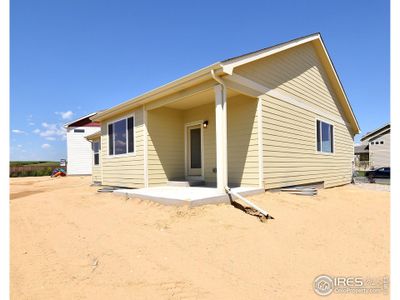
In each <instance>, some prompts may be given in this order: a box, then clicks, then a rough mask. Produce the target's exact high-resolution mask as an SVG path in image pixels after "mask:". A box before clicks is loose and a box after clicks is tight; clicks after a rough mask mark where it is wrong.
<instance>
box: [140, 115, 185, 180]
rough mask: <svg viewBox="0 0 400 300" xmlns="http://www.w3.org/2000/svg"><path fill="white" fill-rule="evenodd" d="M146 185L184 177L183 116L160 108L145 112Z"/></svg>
mask: <svg viewBox="0 0 400 300" xmlns="http://www.w3.org/2000/svg"><path fill="white" fill-rule="evenodd" d="M147 124H148V146H147V147H148V174H149V175H148V176H149V185H150V186H157V185H165V184H166V183H167V182H168V180H174V179H179V178H183V176H184V148H183V147H184V142H183V140H184V138H183V132H184V131H183V116H182V112H181V111H179V110H175V109H171V108H159V109H155V110H150V111H148V113H147Z"/></svg>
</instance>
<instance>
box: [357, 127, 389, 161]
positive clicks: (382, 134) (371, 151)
mask: <svg viewBox="0 0 400 300" xmlns="http://www.w3.org/2000/svg"><path fill="white" fill-rule="evenodd" d="M360 141H361V145H359V146H356V147H355V148H354V154H355V156H356V165H357V163H358V164H360V165H362V164H365V165H367V166H368V167H369V168H372V169H375V168H381V167H390V123H387V124H385V125H383V126H381V127H379V128H377V129H375V130H373V131H371V132H368V133H367V134H365V135H364V136H363V137H362V138H361V140H360Z"/></svg>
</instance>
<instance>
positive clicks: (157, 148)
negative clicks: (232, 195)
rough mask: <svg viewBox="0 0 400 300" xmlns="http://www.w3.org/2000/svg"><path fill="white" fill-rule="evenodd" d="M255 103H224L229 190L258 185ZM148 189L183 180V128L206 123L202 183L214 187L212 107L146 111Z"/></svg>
mask: <svg viewBox="0 0 400 300" xmlns="http://www.w3.org/2000/svg"><path fill="white" fill-rule="evenodd" d="M256 110H257V99H254V98H249V97H247V96H243V95H240V96H235V97H232V98H229V99H228V178H229V184H230V185H232V186H237V185H246V186H257V184H258V160H257V159H258V152H257V151H258V147H257V146H258V144H257V122H256V119H255V114H256ZM147 120H148V132H149V136H148V165H149V185H150V186H157V185H165V184H166V183H167V181H168V180H177V179H178V180H182V179H184V178H185V153H184V152H185V146H186V145H185V140H184V133H185V125H186V124H188V123H192V122H196V121H205V120H208V126H207V128H203V129H202V130H203V139H204V140H203V144H204V154H203V157H204V180H205V182H206V184H207V185H216V173H215V168H216V143H215V138H216V137H215V136H216V135H215V104H214V102H213V103H209V104H205V105H201V106H198V107H195V108H192V109H188V110H176V109H171V108H159V109H154V110H150V111H148V115H147Z"/></svg>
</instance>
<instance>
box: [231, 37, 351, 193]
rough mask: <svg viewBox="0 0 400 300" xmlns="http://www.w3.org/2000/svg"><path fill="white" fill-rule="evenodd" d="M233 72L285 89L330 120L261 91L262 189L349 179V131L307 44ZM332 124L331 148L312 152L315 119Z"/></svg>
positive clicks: (314, 148)
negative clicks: (335, 118)
mask: <svg viewBox="0 0 400 300" xmlns="http://www.w3.org/2000/svg"><path fill="white" fill-rule="evenodd" d="M236 72H237V73H238V74H240V75H241V76H244V77H246V78H249V79H251V80H253V81H256V82H258V83H260V84H262V85H265V86H267V87H268V88H271V89H275V90H276V91H278V92H279V91H281V92H283V93H286V94H290V95H292V96H294V97H296V99H300V100H301V101H303V102H305V103H309V104H311V105H313V106H314V107H316V108H317V110H319V111H321V112H328V113H330V114H332V115H334V116H336V117H339V118H340V119H342V120H343V122H338V121H337V120H330V119H329V118H327V117H326V115H325V114H324V113H323V114H324V115H325V116H320V115H319V114H318V113H316V112H311V111H310V110H307V109H304V108H300V107H297V106H295V105H294V104H291V103H287V102H285V101H282V100H280V99H279V96H278V98H275V97H272V96H263V100H262V115H263V116H262V120H263V122H262V123H263V158H264V161H263V163H264V183H265V188H266V189H271V188H279V187H284V186H290V185H300V184H308V183H314V182H324V186H325V187H332V186H336V185H341V184H346V183H349V182H350V181H351V170H352V159H353V133H352V130H351V129H350V126H349V125H347V123H346V120H345V117H344V114H343V109H342V107H341V106H340V104H339V102H338V100H337V97H336V95H335V93H334V92H333V89H332V87H331V85H330V83H329V80H328V77H327V75H326V73H325V71H324V69H323V67H322V64H321V62H320V60H319V58H318V56H317V54H316V52H315V50H314V47H313V45H312V44H305V45H302V46H299V47H295V48H292V49H290V50H288V51H285V52H281V53H278V54H275V55H273V56H270V57H267V58H265V59H261V60H259V61H256V62H253V63H250V64H247V65H244V66H242V67H240V68H238V69H237V70H236ZM317 118H318V119H321V120H322V121H327V122H329V123H331V124H332V125H333V126H334V153H333V154H321V153H317V151H316V124H315V123H316V119H317Z"/></svg>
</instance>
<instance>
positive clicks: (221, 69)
mask: <svg viewBox="0 0 400 300" xmlns="http://www.w3.org/2000/svg"><path fill="white" fill-rule="evenodd" d="M310 42H311V43H313V44H314V45H315V46H316V50H317V53H318V55H319V57H320V58H321V59H322V60H323V65H324V67H325V69H326V71H327V74H328V77H329V79H330V81H331V83H332V85H333V88H334V90H335V91H337V96H338V98H339V101H340V104H341V105H342V107H343V109H344V111H345V113H346V117H347V119H348V121H349V123H350V125H351V127H352V128H353V131H354V133H359V132H360V127H359V124H358V121H357V119H356V117H355V115H354V112H353V109H352V107H351V105H350V102H349V100H348V98H347V95H346V93H345V91H344V88H343V86H342V83H341V81H340V79H339V76H338V74H337V72H336V69H335V67H334V65H333V63H332V60H331V59H330V56H329V54H328V51H327V50H326V47H325V45H324V42H323V40H322V37H321V34H320V33H314V34H310V35H307V36H304V37H300V38H296V39H293V40H290V41H288V42H284V43H281V44H278V45H275V46H272V47H268V48H263V49H260V50H257V51H254V52H250V53H247V54H244V55H240V56H236V57H232V58H229V59H226V60H223V61H220V62H216V63H214V64H212V65H209V66H208V67H205V68H202V69H200V70H198V71H196V72H193V73H190V74H188V75H186V76H183V77H181V78H179V79H177V80H174V81H172V82H170V83H167V84H165V85H162V86H160V87H158V88H155V89H153V90H151V91H149V92H147V93H144V94H142V95H140V96H137V97H135V98H132V99H129V100H127V101H125V102H123V103H121V104H118V105H116V106H114V107H112V108H110V109H107V110H105V111H103V112H99V113H98V114H96V115H95V116H94V117H92V118H91V119H92V120H95V121H101V120H104V119H106V118H109V117H111V116H113V115H116V114H118V113H121V112H123V111H125V110H127V109H132V108H134V107H137V106H139V105H142V104H145V103H148V102H151V101H154V100H156V99H159V98H161V97H163V96H166V95H169V94H172V93H174V92H177V91H179V90H182V89H185V88H187V87H189V86H192V85H195V84H197V83H200V82H203V81H205V80H208V79H212V78H213V76H212V75H211V71H214V73H215V74H216V75H222V76H224V75H232V74H233V72H234V69H235V68H236V67H239V66H241V65H244V64H247V63H250V62H253V61H256V60H258V59H262V58H265V57H267V56H269V55H273V54H275V53H278V52H282V51H285V50H287V49H290V48H293V47H296V46H299V45H302V44H305V43H310Z"/></svg>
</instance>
